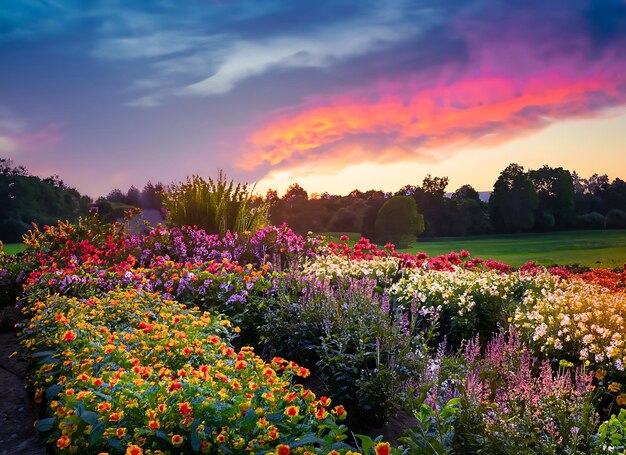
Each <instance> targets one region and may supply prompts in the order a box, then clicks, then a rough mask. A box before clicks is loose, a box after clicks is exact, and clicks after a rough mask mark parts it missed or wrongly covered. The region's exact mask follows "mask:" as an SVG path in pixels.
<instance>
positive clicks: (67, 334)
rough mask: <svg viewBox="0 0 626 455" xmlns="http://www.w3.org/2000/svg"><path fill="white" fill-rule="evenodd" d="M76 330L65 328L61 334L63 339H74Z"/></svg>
mask: <svg viewBox="0 0 626 455" xmlns="http://www.w3.org/2000/svg"><path fill="white" fill-rule="evenodd" d="M76 336H77V335H76V332H74V331H73V330H67V331H66V332H65V333H64V334H63V338H62V339H63V341H74V340H75V339H76Z"/></svg>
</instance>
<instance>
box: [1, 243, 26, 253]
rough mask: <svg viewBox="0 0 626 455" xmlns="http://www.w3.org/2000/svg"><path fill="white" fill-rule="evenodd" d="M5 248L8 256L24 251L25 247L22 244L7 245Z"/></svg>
mask: <svg viewBox="0 0 626 455" xmlns="http://www.w3.org/2000/svg"><path fill="white" fill-rule="evenodd" d="M3 248H4V252H5V253H7V254H16V253H19V252H21V251H24V248H25V246H24V245H23V244H21V243H5V244H4V246H3Z"/></svg>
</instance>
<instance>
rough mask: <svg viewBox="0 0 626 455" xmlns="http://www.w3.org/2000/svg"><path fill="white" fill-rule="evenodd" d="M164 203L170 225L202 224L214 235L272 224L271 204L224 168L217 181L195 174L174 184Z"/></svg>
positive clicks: (165, 196)
mask: <svg viewBox="0 0 626 455" xmlns="http://www.w3.org/2000/svg"><path fill="white" fill-rule="evenodd" d="M163 206H164V207H165V209H166V210H167V211H168V216H167V221H168V223H169V224H170V225H173V226H184V225H188V226H198V227H199V228H201V229H204V230H205V231H206V232H208V233H210V234H218V233H219V234H225V233H226V231H231V232H242V231H250V230H254V229H258V228H261V227H263V226H265V225H266V224H267V223H268V210H269V205H268V204H267V203H266V202H263V201H262V200H260V199H258V198H255V197H254V196H253V194H252V188H250V187H248V184H247V183H246V184H240V183H238V184H236V185H235V183H234V182H233V181H232V180H231V181H230V182H229V181H227V180H226V176H225V175H224V174H223V173H222V171H220V172H219V175H218V177H217V180H213V179H211V178H210V177H209V180H208V181H206V180H204V179H203V178H202V177H199V176H197V175H194V176H193V177H191V178H189V177H188V178H187V181H186V182H181V183H179V184H173V185H170V186H169V187H168V188H167V190H166V191H165V194H164V197H163Z"/></svg>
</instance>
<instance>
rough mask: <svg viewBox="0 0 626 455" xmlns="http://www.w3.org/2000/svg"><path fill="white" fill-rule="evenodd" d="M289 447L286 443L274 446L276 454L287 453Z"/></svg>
mask: <svg viewBox="0 0 626 455" xmlns="http://www.w3.org/2000/svg"><path fill="white" fill-rule="evenodd" d="M289 452H290V449H289V446H288V445H285V444H279V445H278V447H276V455H289Z"/></svg>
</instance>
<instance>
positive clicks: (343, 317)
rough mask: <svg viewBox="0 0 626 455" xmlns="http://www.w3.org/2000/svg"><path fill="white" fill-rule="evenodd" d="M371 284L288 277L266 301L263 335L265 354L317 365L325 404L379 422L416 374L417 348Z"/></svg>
mask: <svg viewBox="0 0 626 455" xmlns="http://www.w3.org/2000/svg"><path fill="white" fill-rule="evenodd" d="M375 286H376V281H374V280H371V279H368V278H362V279H353V278H337V279H335V280H333V281H332V282H331V281H330V280H328V279H318V278H316V277H314V276H291V277H290V276H288V277H286V278H285V279H284V280H283V281H282V282H281V283H280V284H279V285H278V288H277V293H276V297H275V298H274V299H271V300H268V302H267V310H266V314H265V319H266V322H265V326H264V328H263V335H264V338H265V340H266V343H267V345H268V347H269V348H270V351H271V352H274V353H277V354H280V355H282V356H286V357H289V358H294V359H296V360H298V361H302V362H305V363H306V364H307V365H310V366H313V365H315V366H317V369H318V372H319V375H320V378H321V379H322V381H323V384H324V386H325V387H327V389H328V391H329V392H330V394H331V395H332V396H333V398H336V399H338V400H340V401H342V402H348V403H354V404H355V406H356V409H357V410H358V411H359V412H360V413H361V415H362V418H364V419H368V420H370V421H373V422H376V423H381V422H383V421H384V420H385V419H386V418H387V417H388V416H389V415H391V414H392V413H393V412H394V411H395V409H396V407H397V406H396V405H397V404H398V403H399V400H400V399H401V397H402V394H403V389H404V386H405V383H406V381H407V380H408V378H409V376H410V375H411V373H412V372H414V371H416V369H419V359H418V357H419V356H418V353H419V352H421V349H422V348H423V347H424V345H425V343H424V342H423V340H422V338H421V337H419V336H415V337H412V336H410V334H409V331H408V330H407V328H406V322H407V321H406V320H405V319H404V318H403V317H402V314H401V313H397V312H396V310H397V309H396V308H393V307H392V306H391V302H390V301H389V299H388V296H387V295H386V294H384V293H383V294H382V295H381V294H378V293H377V292H376V291H375Z"/></svg>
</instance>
